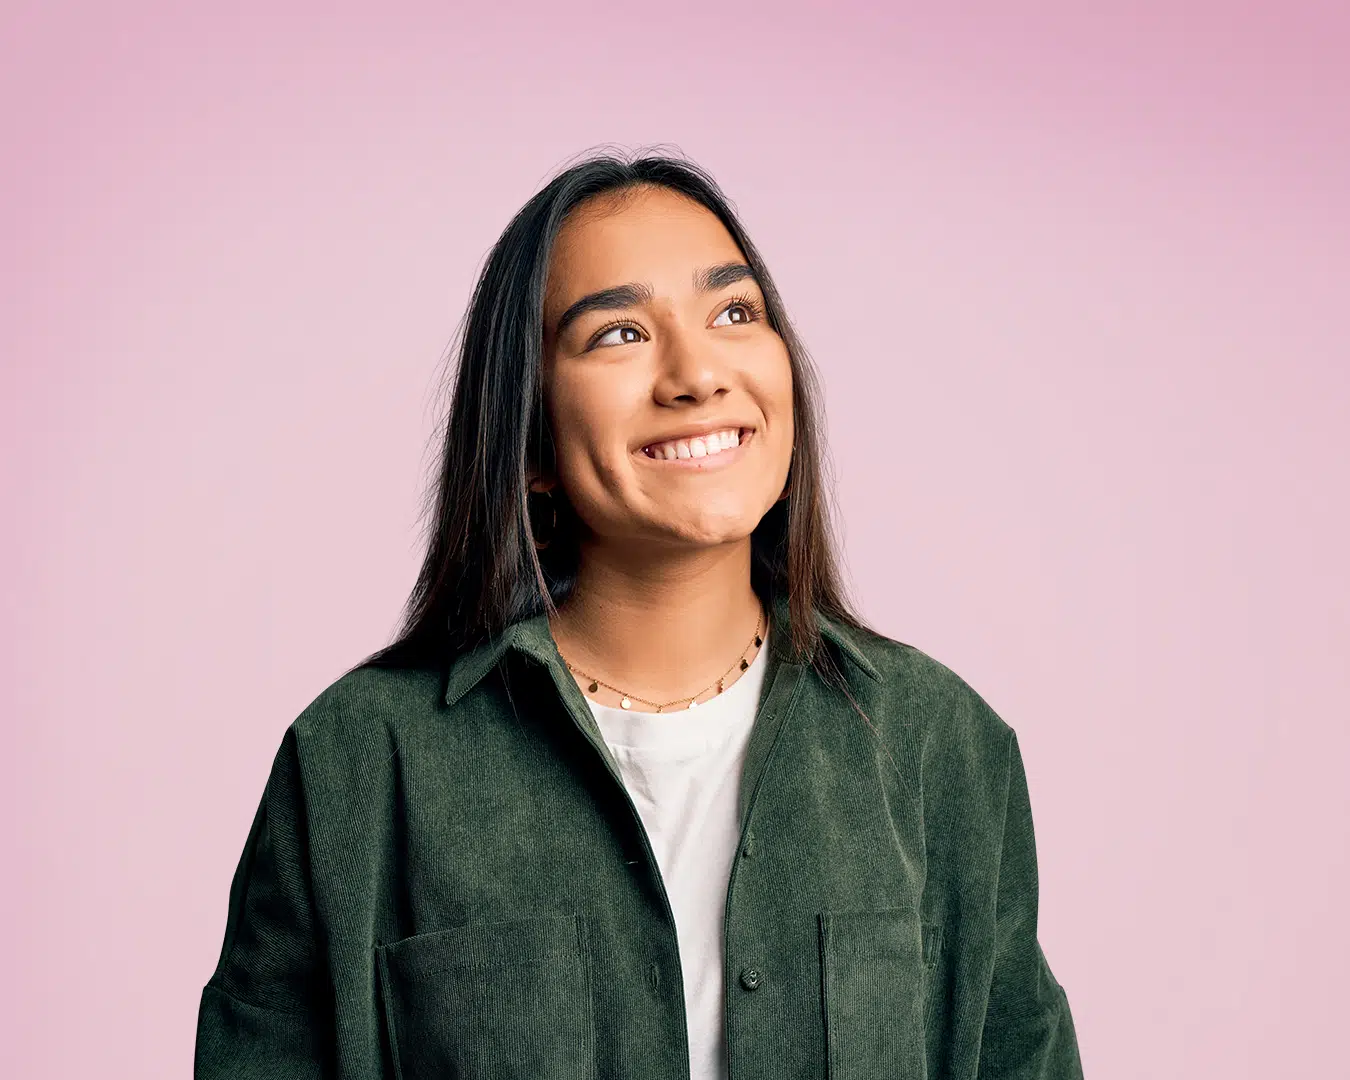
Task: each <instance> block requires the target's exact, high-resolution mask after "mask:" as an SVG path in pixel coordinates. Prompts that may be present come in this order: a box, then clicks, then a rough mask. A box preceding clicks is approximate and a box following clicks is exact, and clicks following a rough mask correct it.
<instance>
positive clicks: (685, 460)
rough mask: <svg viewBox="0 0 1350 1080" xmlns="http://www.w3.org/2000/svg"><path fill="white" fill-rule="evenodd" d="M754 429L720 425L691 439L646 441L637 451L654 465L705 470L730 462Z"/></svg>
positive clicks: (752, 433)
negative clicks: (720, 427)
mask: <svg viewBox="0 0 1350 1080" xmlns="http://www.w3.org/2000/svg"><path fill="white" fill-rule="evenodd" d="M754 430H755V429H754V428H734V427H733V428H723V429H722V430H720V431H710V432H708V433H706V434H704V435H698V436H694V437H691V438H686V439H670V440H668V441H666V442H659V443H649V444H648V445H646V446H644V447H643V448H642V449H641V450H639V451H638V453H639V455H640V456H641V457H643V458H644V459H645V460H647V461H650V462H652V463H653V464H656V465H666V466H672V465H673V466H676V467H678V466H681V465H683V466H686V467H693V468H702V469H706V468H708V467H709V466H711V465H721V464H730V462H731V461H732V460H733V459H735V458H738V457H740V453H739V451H740V450H741V449H742V448H743V447H744V446H745V444H746V443H747V442H749V441H750V439H751V437H752V436H753V435H754Z"/></svg>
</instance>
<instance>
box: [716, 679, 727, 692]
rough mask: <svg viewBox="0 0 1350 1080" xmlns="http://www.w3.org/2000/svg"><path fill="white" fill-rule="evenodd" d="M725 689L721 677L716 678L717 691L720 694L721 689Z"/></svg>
mask: <svg viewBox="0 0 1350 1080" xmlns="http://www.w3.org/2000/svg"><path fill="white" fill-rule="evenodd" d="M723 678H725V676H723ZM725 689H726V687H725V686H724V685H723V683H722V679H718V680H717V692H718V693H719V694H720V693H721V692H722V691H723V690H725Z"/></svg>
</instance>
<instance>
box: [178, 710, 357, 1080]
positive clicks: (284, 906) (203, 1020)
mask: <svg viewBox="0 0 1350 1080" xmlns="http://www.w3.org/2000/svg"><path fill="white" fill-rule="evenodd" d="M322 955H323V954H322V950H321V949H320V947H319V944H318V941H317V937H316V920H315V916H314V906H313V899H312V893H311V887H310V878H309V872H308V859H307V857H306V842H305V815H304V802H303V798H302V793H301V785H300V771H299V764H298V756H297V750H296V744H295V736H294V730H293V729H292V730H291V731H288V732H287V734H286V738H285V740H284V741H283V743H282V746H281V749H280V750H279V751H278V752H277V755H276V758H275V760H274V761H273V764H272V771H271V774H270V776H269V777H268V781H267V786H266V788H265V790H264V792H263V797H262V801H261V803H260V804H259V806H258V810H257V813H256V814H255V816H254V819H253V826H252V828H251V829H250V830H249V834H248V840H247V842H246V843H245V845H244V852H243V855H242V856H241V857H240V860H239V864H238V867H237V869H236V870H235V873H234V880H233V882H232V883H231V886H230V900H229V909H228V914H227V917H226V925H225V942H224V945H223V946H222V948H221V953H220V961H219V963H218V964H217V966H216V970H215V973H214V974H213V975H212V976H211V978H210V980H209V981H208V982H207V984H206V986H205V988H204V989H203V991H202V998H201V1005H200V1008H199V1010H198V1016H197V1043H196V1053H195V1060H194V1072H193V1075H194V1077H195V1080H217V1078H220V1080H224V1078H226V1077H229V1078H230V1080H272V1078H276V1080H280V1078H282V1077H285V1078H287V1080H310V1078H312V1080H320V1078H323V1077H328V1076H331V1075H332V1069H331V1067H330V1066H328V1065H327V1064H326V1061H327V1059H328V1056H329V1047H330V1046H331V1044H332V1040H331V1038H330V1036H329V1032H330V1031H331V1020H330V1017H331V1015H332V1010H331V1005H329V1003H328V1001H327V999H326V998H325V996H324V994H323V989H322V988H323V987H324V985H325V984H326V982H327V980H326V977H325V973H324V969H323V961H322Z"/></svg>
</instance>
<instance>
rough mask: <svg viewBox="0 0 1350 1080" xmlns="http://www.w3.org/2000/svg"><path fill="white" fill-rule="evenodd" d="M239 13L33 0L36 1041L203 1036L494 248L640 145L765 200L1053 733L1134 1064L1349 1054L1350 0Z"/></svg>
mask: <svg viewBox="0 0 1350 1080" xmlns="http://www.w3.org/2000/svg"><path fill="white" fill-rule="evenodd" d="M184 6H185V5H176V4H167V3H147V2H137V0H123V2H122V3H120V4H117V5H111V4H97V5H96V4H86V5H84V6H83V7H79V6H71V5H62V4H53V3H42V4H36V3H34V4H19V5H17V6H16V5H14V4H13V3H7V4H6V6H5V10H4V13H3V16H0V42H2V43H3V44H2V45H0V49H2V50H3V55H2V56H0V90H3V94H2V95H0V100H2V101H3V105H0V118H2V119H0V123H2V124H3V128H2V129H0V135H3V146H4V150H3V153H0V157H2V158H3V161H4V164H3V166H0V170H2V171H0V185H2V187H0V194H3V199H0V215H3V216H2V217H0V222H2V223H3V224H2V227H3V241H4V242H3V245H0V250H3V251H4V256H3V257H4V260H5V264H4V267H3V275H4V277H3V290H2V292H3V300H0V303H3V305H4V317H3V322H2V324H0V334H2V335H3V339H2V340H0V355H2V356H3V388H2V389H3V406H2V407H3V415H2V416H0V420H2V421H3V424H2V425H0V439H3V448H4V454H3V470H4V471H3V484H4V487H3V495H4V506H5V511H6V513H5V521H6V523H7V525H6V528H5V529H4V530H3V536H2V537H0V545H2V550H0V558H3V560H4V564H5V565H6V566H8V567H9V568H10V573H9V575H8V578H9V582H8V585H7V587H6V589H5V596H6V601H5V603H4V606H3V613H4V625H3V632H4V635H5V648H4V652H3V661H0V663H3V665H4V670H3V672H0V676H2V678H0V715H3V717H4V719H5V724H4V733H5V740H6V746H5V749H4V753H3V755H2V756H0V759H2V760H3V762H4V770H5V774H4V776H3V784H2V785H0V797H3V799H4V800H5V801H6V804H7V821H8V822H9V823H10V827H9V828H8V829H6V830H5V832H6V835H5V839H4V843H5V844H6V847H7V849H8V850H7V851H6V853H5V863H4V865H5V866H6V867H7V868H15V869H16V870H17V873H16V874H11V875H7V882H6V887H5V889H4V890H3V893H2V894H0V896H2V899H0V903H3V904H4V907H5V913H6V916H7V919H6V926H7V927H8V931H9V933H8V950H7V956H6V960H5V965H4V966H5V971H4V987H5V989H4V993H5V994H6V996H7V998H8V1000H7V1001H6V1002H5V1006H6V1007H5V1009H4V1011H3V1015H4V1023H5V1025H6V1028H7V1030H6V1032H5V1033H4V1037H3V1039H0V1055H3V1057H2V1058H0V1072H3V1073H4V1074H5V1075H7V1076H15V1077H19V1076H22V1077H76V1076H81V1077H83V1076H101V1077H137V1078H146V1077H166V1078H167V1077H182V1076H185V1075H188V1072H189V1068H190V1059H191V1053H192V1045H193V1034H194V1033H193V1025H194V1021H195V1015H196V1009H197V1002H198V995H199V993H200V989H201V986H202V983H203V982H204V981H205V980H206V978H207V977H208V976H209V975H210V972H211V969H212V966H213V964H214V963H215V960H216V956H217V952H218V950H219V947H220V943H221V936H222V933H223V928H224V917H225V906H226V897H227V890H228V886H229V881H230V876H231V874H232V872H233V870H234V864H235V860H236V858H237V857H238V854H239V851H240V849H241V847H242V845H243V842H244V838H245V834H246V832H247V830H248V826H249V822H250V819H251V816H252V814H253V811H254V808H255V806H256V805H257V801H258V798H259V795H260V793H261V790H262V784H263V781H264V778H265V775H266V770H267V767H268V764H269V762H270V760H271V756H272V754H273V752H274V750H275V749H276V746H277V744H278V742H279V740H280V738H281V734H282V732H283V730H284V728H285V727H286V725H287V724H289V723H290V721H291V720H292V719H294V717H295V716H296V714H297V713H298V712H299V711H300V710H301V709H302V708H303V707H304V706H305V705H306V704H307V703H308V702H309V701H310V700H311V699H312V698H313V697H314V696H315V695H316V694H317V693H318V692H319V691H320V690H321V689H322V688H323V687H324V686H326V685H327V684H328V683H329V682H330V681H331V680H332V679H334V678H335V677H336V676H337V675H338V674H339V673H340V672H341V671H342V670H343V669H344V668H345V667H346V666H347V665H349V664H351V663H353V662H355V661H356V660H357V659H359V658H360V657H361V656H363V655H365V654H366V653H367V652H369V651H371V650H373V649H374V648H376V647H378V646H379V645H381V644H384V643H385V642H386V641H387V640H388V635H389V633H390V632H391V631H392V630H393V628H394V625H395V619H396V616H397V613H398V608H399V605H400V604H401V602H402V601H403V598H404V596H405V595H406V593H407V590H408V589H409V588H410V586H411V584H412V580H413V576H414V573H415V570H416V566H417V561H418V556H419V550H418V542H419V535H418V527H417V526H418V522H417V511H418V497H419V494H420V491H421V486H420V485H421V477H422V474H423V470H424V467H425V465H426V464H427V462H428V461H429V460H430V459H429V456H428V454H429V451H430V449H431V444H430V443H429V440H430V439H431V438H432V436H433V424H434V421H435V418H436V417H437V415H438V412H439V402H438V400H437V397H436V391H437V380H438V378H439V376H440V359H441V356H442V353H443V350H444V349H445V346H446V343H447V342H448V340H449V338H450V336H451V334H452V333H453V331H454V329H455V325H456V322H457V320H458V319H459V317H460V315H461V313H462V312H463V309H464V305H465V303H466V301H467V298H468V292H469V289H470V287H471V284H472V282H473V280H474V276H475V273H476V272H477V270H478V269H479V268H480V265H481V262H482V260H483V258H484V256H485V253H486V251H487V249H488V247H489V246H490V244H491V243H492V241H493V240H494V239H495V238H496V236H497V235H498V233H499V232H500V230H501V229H502V227H503V226H504V225H505V223H506V221H507V220H508V218H509V217H510V215H511V214H512V213H514V212H515V211H516V209H517V208H518V207H519V206H520V205H521V204H522V203H523V202H524V201H525V200H526V199H527V198H528V197H529V196H530V195H531V194H532V193H533V192H534V191H535V190H537V188H538V187H539V186H540V185H541V184H542V183H543V182H544V181H545V179H546V178H547V177H548V176H549V175H551V174H552V173H553V171H554V170H555V169H556V168H557V167H558V166H559V165H561V164H563V162H564V161H565V159H568V158H570V157H571V156H572V155H575V154H577V153H578V152H579V151H582V150H585V149H586V148H588V147H592V146H595V145H597V144H600V143H604V142H613V143H617V144H619V145H621V146H625V147H634V146H644V145H651V144H656V143H665V144H668V145H673V146H676V147H679V148H681V149H682V150H683V151H685V152H687V153H688V154H689V155H691V156H692V157H694V158H695V159H696V160H698V161H700V162H701V163H703V164H704V165H706V166H707V167H708V168H709V169H711V171H712V172H713V173H714V175H716V176H717V177H718V178H719V180H720V181H721V182H722V184H723V185H724V186H725V187H726V189H727V190H728V192H729V193H730V195H731V196H732V198H733V199H734V200H735V201H736V202H737V204H738V206H739V207H740V209H741V210H742V212H743V214H744V217H745V220H746V222H747V225H748V227H749V228H750V230H751V234H752V236H754V237H755V238H756V239H757V241H758V243H759V244H760V245H761V247H762V248H763V250H764V252H765V254H766V256H767V258H768V259H769V261H770V265H771V267H772V268H773V269H774V271H775V273H776V275H777V277H778V280H779V283H780V286H781V288H782V290H783V293H784V295H785V298H786V300H787V303H788V305H789V308H790V310H791V311H792V312H793V315H794V318H795V320H796V322H797V323H798V325H799V327H800V329H801V331H802V333H803V335H804V337H805V339H806V341H807V343H808V345H809V347H810V348H811V349H812V351H813V353H814V355H815V357H816V360H817V362H818V363H819V365H820V367H821V369H822V373H823V376H824V380H825V384H826V392H827V398H826V401H827V408H828V413H829V432H830V435H831V443H832V449H833V455H834V460H835V463H836V467H837V476H838V485H837V492H838V508H839V512H840V516H841V520H842V521H843V522H844V536H845V540H846V546H847V554H848V563H849V571H850V574H851V577H852V579H853V580H854V581H855V582H856V583H857V585H856V593H857V596H858V598H859V600H860V604H861V607H862V609H863V611H864V613H865V614H866V615H867V616H868V617H870V618H871V619H872V620H873V621H874V623H875V624H876V625H877V626H878V627H879V628H880V629H882V630H884V631H885V632H887V633H889V634H891V635H892V636H895V637H898V638H900V639H902V640H905V641H908V642H910V643H912V644H915V645H917V646H919V647H920V648H922V649H924V650H925V651H927V652H929V653H931V654H932V655H934V656H936V657H937V658H938V659H940V660H942V661H943V662H944V663H946V664H947V665H948V666H950V667H952V668H954V669H955V670H956V671H957V672H959V673H960V674H962V675H963V676H964V677H965V678H966V679H967V680H968V681H969V682H971V683H972V684H973V685H974V686H975V687H976V689H978V690H979V691H980V692H981V693H982V694H983V695H984V696H985V697H986V698H987V699H988V700H989V702H990V703H991V704H992V705H993V706H994V708H995V709H997V710H998V711H999V713H1000V714H1001V715H1002V716H1003V717H1004V718H1005V719H1006V720H1007V721H1008V722H1009V723H1011V724H1012V725H1013V726H1014V727H1015V728H1016V729H1017V730H1018V732H1019V733H1020V736H1021V741H1022V746H1023V750H1024V753H1025V755H1026V760H1027V767H1028V773H1029V776H1030V783H1031V791H1032V800H1033V804H1034V808H1035V813H1036V818H1037V827H1038V839H1039V843H1040V851H1041V870H1042V908H1041V912H1042V927H1041V938H1042V942H1043V945H1044V947H1045V951H1046V953H1047V955H1048V957H1049V958H1050V962H1051V964H1052V966H1053V967H1054V970H1055V972H1056V974H1057V975H1058V977H1059V979H1060V981H1061V982H1062V983H1063V984H1064V986H1065V987H1066V989H1067V991H1068V994H1069V998H1070V1001H1071V1002H1072V1004H1073V1007H1074V1011H1075V1014H1076V1017H1077V1023H1078V1028H1079V1035H1080V1040H1081V1045H1082V1051H1083V1057H1084V1061H1085V1065H1086V1067H1087V1071H1088V1074H1089V1075H1090V1076H1091V1077H1093V1078H1094V1080H1137V1078H1139V1077H1150V1078H1178V1080H1180V1078H1188V1080H1189V1078H1193V1077H1198V1076H1214V1077H1219V1076H1221V1077H1225V1078H1232V1080H1238V1078H1248V1077H1250V1078H1262V1080H1266V1078H1269V1077H1274V1076H1319V1077H1321V1076H1332V1075H1340V1076H1344V1075H1347V1074H1346V1072H1345V1069H1346V1068H1347V1066H1346V1065H1345V1058H1344V1044H1343V1042H1342V1041H1340V1036H1339V1034H1338V1033H1339V1032H1340V1030H1341V1026H1342V1024H1343V1021H1344V1016H1345V1010H1346V1005H1347V995H1346V990H1345V985H1344V978H1345V972H1346V971H1347V970H1350V920H1347V918H1346V916H1345V910H1346V907H1347V903H1346V896H1345V894H1346V886H1347V878H1348V877H1350V872H1348V869H1347V852H1350V783H1347V765H1348V763H1350V734H1348V730H1350V724H1348V723H1347V721H1348V720H1350V716H1348V715H1347V712H1348V710H1347V699H1348V698H1350V694H1348V693H1347V691H1348V690H1350V685H1348V684H1350V675H1348V674H1347V671H1348V670H1350V665H1348V664H1347V660H1346V657H1347V654H1348V653H1350V615H1348V614H1347V611H1348V610H1350V602H1348V601H1350V574H1348V572H1347V556H1346V553H1347V551H1350V511H1348V510H1347V501H1346V493H1347V491H1350V466H1348V465H1347V462H1348V461H1350V446H1348V445H1347V443H1348V441H1350V440H1348V438H1347V430H1348V425H1350V374H1348V368H1350V348H1348V347H1347V340H1348V335H1347V329H1346V315H1347V304H1346V296H1347V295H1350V226H1348V225H1347V222H1350V205H1348V201H1350V200H1347V194H1346V193H1347V192H1350V149H1347V148H1350V119H1348V109H1350V105H1348V103H1350V80H1347V76H1346V75H1345V74H1344V72H1345V56H1346V55H1347V53H1348V52H1350V33H1348V29H1350V18H1348V17H1347V15H1346V14H1345V13H1346V11H1347V10H1348V9H1346V8H1345V6H1344V5H1337V4H1330V3H1328V4H1325V5H1317V6H1313V5H1311V4H1291V3H1284V4H1275V3H1267V4H1265V5H1263V6H1261V7H1259V8H1258V7H1254V6H1252V5H1246V4H1233V3H1223V4H1219V3H1183V2H1178V0H1171V2H1169V3H1165V4H1162V3H1151V4H1140V3H1133V4H1123V3H1119V4H1113V5H1111V7H1112V8H1113V9H1114V10H1108V8H1107V7H1106V6H1105V5H1103V4H1101V3H1097V4H1083V3H1078V2H1073V3H1070V2H1059V3H1041V4H1037V5H1034V10H1033V9H1032V6H1031V5H1023V6H1024V8H1025V10H1023V11H1022V12H1020V13H1014V11H1013V7H1014V5H1011V4H1007V3H995V2H993V0H990V2H989V3H986V4H984V5H982V8H983V10H979V11H977V10H975V9H974V8H972V7H969V6H967V7H964V8H963V10H964V12H965V13H964V14H955V13H952V14H941V13H940V12H941V11H944V10H945V9H946V8H947V7H948V6H947V5H940V4H937V3H930V4H927V5H924V6H923V7H918V6H901V5H892V4H856V5H851V6H843V7H838V6H834V7H827V5H824V4H820V5H817V6H805V5H799V4H782V3H777V4H772V5H761V4H758V3H740V4H736V5H726V6H722V5H708V4H704V3H698V4H683V5H675V6H673V7H660V6H658V7H654V8H651V7H645V8H644V7H643V6H641V5H638V6H637V7H634V6H633V5H621V6H620V5H614V6H613V7H612V9H606V8H605V7H602V6H599V5H591V4H580V5H579V4H575V3H573V4H564V5H559V4H538V5H534V6H532V7H528V8H527V7H522V6H520V5H516V4H510V3H492V4H487V5H473V7H472V8H471V9H470V10H469V11H467V12H466V13H464V14H457V13H452V12H451V11H450V9H451V8H455V7H459V6H460V5H448V4H444V3H440V4H429V3H428V4H424V5H420V6H405V7H402V8H398V7H390V6H387V5H386V6H384V7H383V8H382V9H381V10H380V11H378V12H377V10H376V8H375V7H374V6H373V5H372V6H369V7H367V8H365V9H364V10H358V9H357V8H355V7H353V6H352V5H348V4H339V5H334V4H332V3H327V4H312V5H307V6H306V5H300V4H296V3H281V2H278V0H270V2H268V3H265V4H264V3H256V2H255V3H249V4H246V5H241V4H213V5H210V6H209V7H210V11H209V13H208V11H207V8H208V6H207V5H205V4H200V5H196V6H197V7H198V8H199V10H198V11H197V12H196V13H185V12H184V11H183V10H182V8H183V7H184ZM114 8H116V9H118V10H116V11H114ZM1338 9H1339V11H1338Z"/></svg>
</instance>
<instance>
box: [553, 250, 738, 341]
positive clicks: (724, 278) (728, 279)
mask: <svg viewBox="0 0 1350 1080" xmlns="http://www.w3.org/2000/svg"><path fill="white" fill-rule="evenodd" d="M744 278H749V279H750V280H751V281H753V282H754V283H755V284H756V285H758V284H759V283H760V282H759V275H758V274H756V273H755V271H754V269H753V268H751V267H750V266H748V265H747V264H745V263H743V262H726V263H719V264H718V265H716V266H706V267H704V268H703V269H702V270H695V271H694V291H695V292H696V293H700V294H702V293H707V292H713V291H714V290H716V289H725V288H726V287H727V286H728V285H732V284H734V283H735V282H737V281H741V280H742V279H744ZM651 298H652V287H651V286H650V285H649V284H647V283H646V282H635V281H634V282H629V283H628V284H627V285H615V286H613V287H611V288H608V289H601V290H600V291H599V292H593V293H587V294H586V295H585V296H583V297H582V298H581V299H580V300H578V301H577V302H576V303H574V304H572V305H571V307H569V308H568V309H567V310H566V311H564V312H563V313H562V315H561V316H559V318H558V326H557V329H555V330H554V331H553V334H554V336H555V337H561V336H562V335H563V333H564V332H565V331H566V330H567V328H568V327H569V326H571V325H572V323H574V322H576V321H577V319H579V318H581V316H583V315H585V314H586V313H587V312H590V311H622V310H623V309H625V308H634V307H639V306H640V305H642V304H646V303H649V302H650V301H651Z"/></svg>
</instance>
